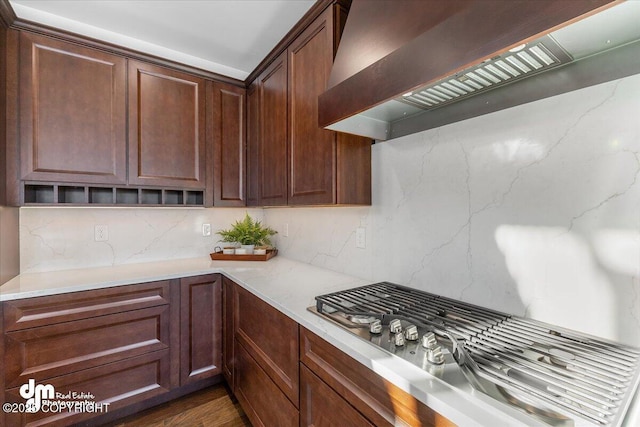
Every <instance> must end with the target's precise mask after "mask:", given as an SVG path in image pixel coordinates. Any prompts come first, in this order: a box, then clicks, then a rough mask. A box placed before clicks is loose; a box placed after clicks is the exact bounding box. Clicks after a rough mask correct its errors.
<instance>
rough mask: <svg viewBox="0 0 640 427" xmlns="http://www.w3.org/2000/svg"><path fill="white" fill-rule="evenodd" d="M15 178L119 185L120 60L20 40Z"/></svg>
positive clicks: (41, 40) (31, 38)
mask: <svg viewBox="0 0 640 427" xmlns="http://www.w3.org/2000/svg"><path fill="white" fill-rule="evenodd" d="M19 59H20V62H19V64H20V65H19V91H20V103H19V105H20V110H19V114H20V125H19V129H20V147H21V150H20V159H21V164H20V177H21V178H22V179H23V180H44V181H61V182H89V183H97V182H99V183H108V184H123V183H125V182H126V180H127V176H126V171H127V164H126V152H127V146H126V144H127V135H126V127H125V124H126V99H125V94H126V83H127V82H126V78H125V76H126V60H125V59H124V58H122V57H118V56H115V55H111V54H108V53H105V52H101V51H98V50H94V49H90V48H85V47H81V46H77V45H73V44H70V43H65V42H61V41H57V40H54V39H50V38H48V37H43V36H39V35H35V34H28V33H24V32H23V33H21V34H20V48H19Z"/></svg>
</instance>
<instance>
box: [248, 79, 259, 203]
mask: <svg viewBox="0 0 640 427" xmlns="http://www.w3.org/2000/svg"><path fill="white" fill-rule="evenodd" d="M247 206H260V91H259V90H258V84H257V83H252V84H251V85H250V86H249V88H248V89H247Z"/></svg>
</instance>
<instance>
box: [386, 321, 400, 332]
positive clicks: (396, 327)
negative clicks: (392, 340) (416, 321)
mask: <svg viewBox="0 0 640 427" xmlns="http://www.w3.org/2000/svg"><path fill="white" fill-rule="evenodd" d="M389 331H390V332H391V333H392V334H397V333H398V332H402V323H400V320H398V319H393V320H392V321H391V322H389Z"/></svg>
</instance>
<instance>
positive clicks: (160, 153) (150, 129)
mask: <svg viewBox="0 0 640 427" xmlns="http://www.w3.org/2000/svg"><path fill="white" fill-rule="evenodd" d="M128 78H129V183H131V184H137V185H156V186H166V187H177V188H197V189H204V188H205V185H206V183H205V158H206V153H205V115H204V111H205V81H204V79H201V78H198V77H194V76H192V75H189V74H186V73H182V72H179V71H174V70H169V69H167V68H163V67H159V66H155V65H150V64H146V63H143V62H139V61H133V60H129V77H128Z"/></svg>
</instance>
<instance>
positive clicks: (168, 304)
mask: <svg viewBox="0 0 640 427" xmlns="http://www.w3.org/2000/svg"><path fill="white" fill-rule="evenodd" d="M0 313H1V318H0V326H2V332H3V339H2V340H1V341H0V343H1V344H0V359H1V360H2V361H3V365H4V369H3V371H2V373H1V374H0V385H2V388H1V389H0V396H2V399H4V400H5V401H6V402H9V403H16V404H24V403H25V399H24V398H23V397H22V396H21V395H20V387H21V386H22V385H24V384H26V383H27V382H28V381H29V380H30V379H33V380H35V381H36V384H51V385H53V386H54V388H55V391H56V392H58V393H63V394H64V393H68V392H85V393H91V394H92V395H94V396H95V398H90V399H87V400H93V401H94V402H96V403H100V402H102V403H109V407H108V413H106V414H105V413H104V412H102V413H100V412H94V413H91V412H77V413H75V412H67V411H65V412H64V413H51V412H46V411H39V412H37V413H29V414H24V413H23V414H20V413H8V414H3V413H0V425H11V426H14V425H15V426H24V425H47V426H48V425H52V426H67V425H70V424H74V423H78V422H81V421H85V420H89V419H91V422H92V423H93V422H95V423H96V425H97V424H101V423H102V422H106V421H110V420H112V419H114V418H115V417H117V416H124V415H128V414H130V413H132V412H135V411H139V410H141V409H144V408H147V407H150V406H153V405H156V404H158V403H162V402H165V401H167V400H170V399H172V398H176V397H179V396H181V395H184V394H186V393H189V392H193V391H195V390H197V389H200V388H203V387H207V386H210V385H212V384H215V383H217V382H219V381H220V380H221V379H222V375H220V374H221V373H222V278H221V276H220V275H219V274H208V275H203V276H194V277H187V278H182V279H179V280H178V279H175V280H163V281H157V282H151V283H142V284H133V285H126V286H118V287H113V288H106V289H98V290H89V291H82V292H73V293H69V294H60V295H53V296H44V297H35V298H27V299H20V300H13V301H5V302H3V303H2V304H1V305H0ZM2 399H0V400H2ZM63 400H70V399H63ZM81 400H82V399H81ZM3 417H4V418H3ZM95 417H100V418H99V419H100V422H98V421H95V419H94V418H95ZM30 423H33V424H30Z"/></svg>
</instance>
